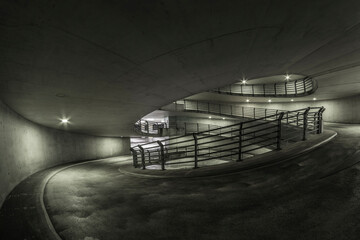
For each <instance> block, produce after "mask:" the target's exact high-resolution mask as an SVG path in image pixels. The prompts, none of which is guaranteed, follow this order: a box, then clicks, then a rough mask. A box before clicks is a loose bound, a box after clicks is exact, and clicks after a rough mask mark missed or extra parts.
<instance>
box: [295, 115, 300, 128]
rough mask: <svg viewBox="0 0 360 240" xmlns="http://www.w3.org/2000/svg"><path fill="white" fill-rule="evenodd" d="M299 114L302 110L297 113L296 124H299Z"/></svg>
mask: <svg viewBox="0 0 360 240" xmlns="http://www.w3.org/2000/svg"><path fill="white" fill-rule="evenodd" d="M299 114H300V112H298V113H297V114H296V126H299Z"/></svg>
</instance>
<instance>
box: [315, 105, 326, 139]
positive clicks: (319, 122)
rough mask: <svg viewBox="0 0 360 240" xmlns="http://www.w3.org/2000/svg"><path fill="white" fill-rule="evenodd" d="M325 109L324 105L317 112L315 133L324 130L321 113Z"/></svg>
mask: <svg viewBox="0 0 360 240" xmlns="http://www.w3.org/2000/svg"><path fill="white" fill-rule="evenodd" d="M324 111H325V108H324V107H321V108H320V110H319V113H318V130H317V134H320V133H322V132H323V130H324V125H323V117H322V114H323V112H324Z"/></svg>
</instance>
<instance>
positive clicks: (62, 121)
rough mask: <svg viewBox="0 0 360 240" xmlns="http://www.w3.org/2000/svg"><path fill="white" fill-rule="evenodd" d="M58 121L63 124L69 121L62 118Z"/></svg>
mask: <svg viewBox="0 0 360 240" xmlns="http://www.w3.org/2000/svg"><path fill="white" fill-rule="evenodd" d="M60 121H61V123H64V124H66V123H69V119H66V118H62V119H60Z"/></svg>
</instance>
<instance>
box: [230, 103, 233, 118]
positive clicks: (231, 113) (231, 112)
mask: <svg viewBox="0 0 360 240" xmlns="http://www.w3.org/2000/svg"><path fill="white" fill-rule="evenodd" d="M230 115H231V116H233V111H232V105H230Z"/></svg>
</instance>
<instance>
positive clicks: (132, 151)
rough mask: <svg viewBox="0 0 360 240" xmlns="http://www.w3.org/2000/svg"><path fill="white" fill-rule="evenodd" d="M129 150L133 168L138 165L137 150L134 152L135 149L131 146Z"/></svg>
mask: <svg viewBox="0 0 360 240" xmlns="http://www.w3.org/2000/svg"><path fill="white" fill-rule="evenodd" d="M130 151H131V153H132V155H133V166H134V167H135V168H137V167H138V166H139V165H138V160H137V152H136V150H135V149H133V148H130Z"/></svg>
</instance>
